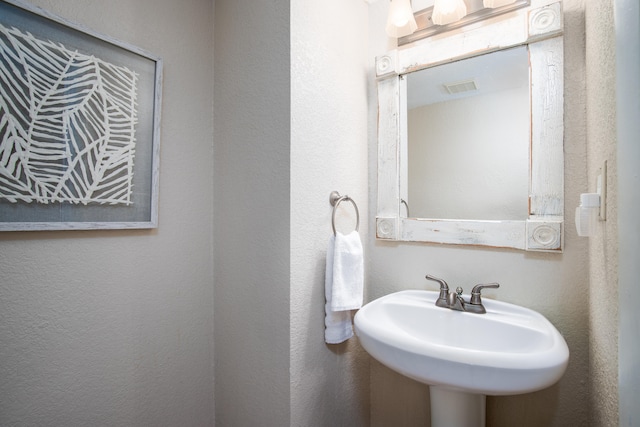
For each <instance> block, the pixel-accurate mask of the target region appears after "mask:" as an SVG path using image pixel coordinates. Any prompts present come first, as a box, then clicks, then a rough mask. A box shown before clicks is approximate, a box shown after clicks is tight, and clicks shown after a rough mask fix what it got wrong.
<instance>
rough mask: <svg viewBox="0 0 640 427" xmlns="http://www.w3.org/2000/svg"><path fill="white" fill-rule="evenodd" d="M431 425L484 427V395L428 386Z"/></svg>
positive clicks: (434, 426) (439, 426)
mask: <svg viewBox="0 0 640 427" xmlns="http://www.w3.org/2000/svg"><path fill="white" fill-rule="evenodd" d="M429 394H430V396H431V427H484V426H485V417H486V416H485V408H486V396H485V395H484V394H472V393H465V392H462V391H453V390H448V389H446V388H442V387H439V386H433V385H432V386H429Z"/></svg>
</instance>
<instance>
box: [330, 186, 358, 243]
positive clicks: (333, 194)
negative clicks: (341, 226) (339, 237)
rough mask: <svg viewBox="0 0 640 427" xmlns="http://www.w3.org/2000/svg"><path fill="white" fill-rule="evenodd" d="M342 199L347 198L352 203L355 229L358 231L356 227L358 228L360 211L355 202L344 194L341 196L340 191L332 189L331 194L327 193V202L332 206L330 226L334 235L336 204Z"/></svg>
mask: <svg viewBox="0 0 640 427" xmlns="http://www.w3.org/2000/svg"><path fill="white" fill-rule="evenodd" d="M343 200H348V201H350V202H351V203H352V204H353V207H354V208H355V210H356V231H358V229H359V228H360V212H359V211H358V205H356V202H355V201H354V200H353V199H352V198H351V197H349V196H347V195H346V194H345V195H344V196H341V195H340V193H338V192H337V191H332V192H331V194H330V195H329V203H331V206H333V213H332V214H331V227H332V228H333V235H334V236H335V235H336V234H337V233H336V210H337V209H338V205H339V204H340V203H341V202H342V201H343Z"/></svg>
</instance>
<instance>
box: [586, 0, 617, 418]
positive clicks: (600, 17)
mask: <svg viewBox="0 0 640 427" xmlns="http://www.w3.org/2000/svg"><path fill="white" fill-rule="evenodd" d="M586 40H587V43H586V60H587V64H589V65H588V66H587V165H588V166H587V170H588V183H587V186H586V187H585V189H584V191H585V192H586V191H589V192H595V191H596V177H597V175H598V173H599V169H600V168H601V167H602V163H603V161H605V160H607V170H608V173H607V175H608V178H607V220H606V221H601V222H599V224H598V230H597V233H596V235H595V236H593V237H591V238H589V280H590V297H589V298H590V310H589V314H590V315H589V331H590V333H589V365H590V368H589V369H590V372H591V375H589V384H590V387H591V390H592V393H591V404H590V406H591V408H592V414H591V420H592V422H593V425H597V426H617V425H618V363H617V361H618V227H617V219H618V194H617V186H618V184H617V170H618V168H617V155H616V154H617V153H616V96H615V94H616V67H615V65H616V61H615V32H614V23H613V1H612V0H606V1H598V2H586Z"/></svg>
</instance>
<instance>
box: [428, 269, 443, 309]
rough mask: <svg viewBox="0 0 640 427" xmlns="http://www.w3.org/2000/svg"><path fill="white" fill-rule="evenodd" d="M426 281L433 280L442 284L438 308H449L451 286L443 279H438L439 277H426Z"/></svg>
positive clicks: (437, 303) (437, 302) (437, 301)
mask: <svg viewBox="0 0 640 427" xmlns="http://www.w3.org/2000/svg"><path fill="white" fill-rule="evenodd" d="M425 279H427V280H432V281H434V282H438V283H439V284H440V295H438V299H437V300H436V305H437V306H438V307H449V302H448V299H447V298H449V285H447V282H445V281H444V280H443V279H438V278H437V277H433V276H431V275H429V274H427V275H426V276H425Z"/></svg>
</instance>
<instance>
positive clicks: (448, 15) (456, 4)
mask: <svg viewBox="0 0 640 427" xmlns="http://www.w3.org/2000/svg"><path fill="white" fill-rule="evenodd" d="M466 14H467V5H466V4H465V3H464V0H435V3H434V5H433V15H432V16H431V19H432V20H433V23H434V24H436V25H447V24H451V23H452V22H456V21H459V20H461V19H462V18H464V17H465V16H466Z"/></svg>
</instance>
